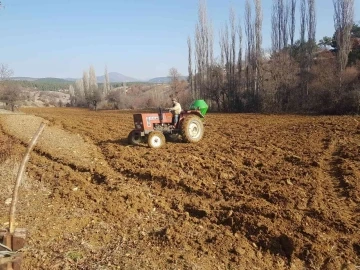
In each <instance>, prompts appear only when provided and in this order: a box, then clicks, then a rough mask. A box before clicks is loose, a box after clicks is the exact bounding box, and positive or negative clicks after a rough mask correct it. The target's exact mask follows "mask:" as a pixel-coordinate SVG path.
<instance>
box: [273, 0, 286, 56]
mask: <svg viewBox="0 0 360 270" xmlns="http://www.w3.org/2000/svg"><path fill="white" fill-rule="evenodd" d="M288 21H289V5H287V4H285V3H284V0H273V8H272V19H271V25H272V49H273V51H274V52H278V51H280V50H282V49H284V48H286V47H287V46H288V40H289V34H288Z"/></svg>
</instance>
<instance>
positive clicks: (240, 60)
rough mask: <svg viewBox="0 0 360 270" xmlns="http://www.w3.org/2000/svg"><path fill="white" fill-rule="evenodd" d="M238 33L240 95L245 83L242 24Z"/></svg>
mask: <svg viewBox="0 0 360 270" xmlns="http://www.w3.org/2000/svg"><path fill="white" fill-rule="evenodd" d="M237 33H238V42H239V46H238V49H239V50H238V58H237V59H238V60H237V71H238V75H237V76H238V92H239V95H240V93H241V90H242V82H243V78H242V76H243V74H242V71H243V47H242V43H243V30H242V27H241V23H240V22H239V25H238V28H237Z"/></svg>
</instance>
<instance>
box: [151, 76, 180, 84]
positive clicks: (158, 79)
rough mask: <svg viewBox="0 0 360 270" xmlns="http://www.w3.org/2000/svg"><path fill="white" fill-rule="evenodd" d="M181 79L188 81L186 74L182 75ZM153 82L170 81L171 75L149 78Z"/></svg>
mask: <svg viewBox="0 0 360 270" xmlns="http://www.w3.org/2000/svg"><path fill="white" fill-rule="evenodd" d="M180 80H183V81H186V80H187V77H186V76H181V77H180ZM149 82H151V83H169V82H171V77H156V78H152V79H150V80H149Z"/></svg>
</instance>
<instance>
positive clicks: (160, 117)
mask: <svg viewBox="0 0 360 270" xmlns="http://www.w3.org/2000/svg"><path fill="white" fill-rule="evenodd" d="M159 120H160V124H161V125H163V109H162V108H159Z"/></svg>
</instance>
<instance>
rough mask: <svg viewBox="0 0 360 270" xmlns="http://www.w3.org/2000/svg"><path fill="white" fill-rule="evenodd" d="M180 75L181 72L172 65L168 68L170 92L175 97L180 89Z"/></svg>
mask: <svg viewBox="0 0 360 270" xmlns="http://www.w3.org/2000/svg"><path fill="white" fill-rule="evenodd" d="M180 76H181V74H180V73H179V72H178V70H177V69H176V68H174V67H172V68H170V70H169V77H170V80H171V81H170V86H171V92H172V95H173V96H174V97H177V96H178V94H179V91H180Z"/></svg>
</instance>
